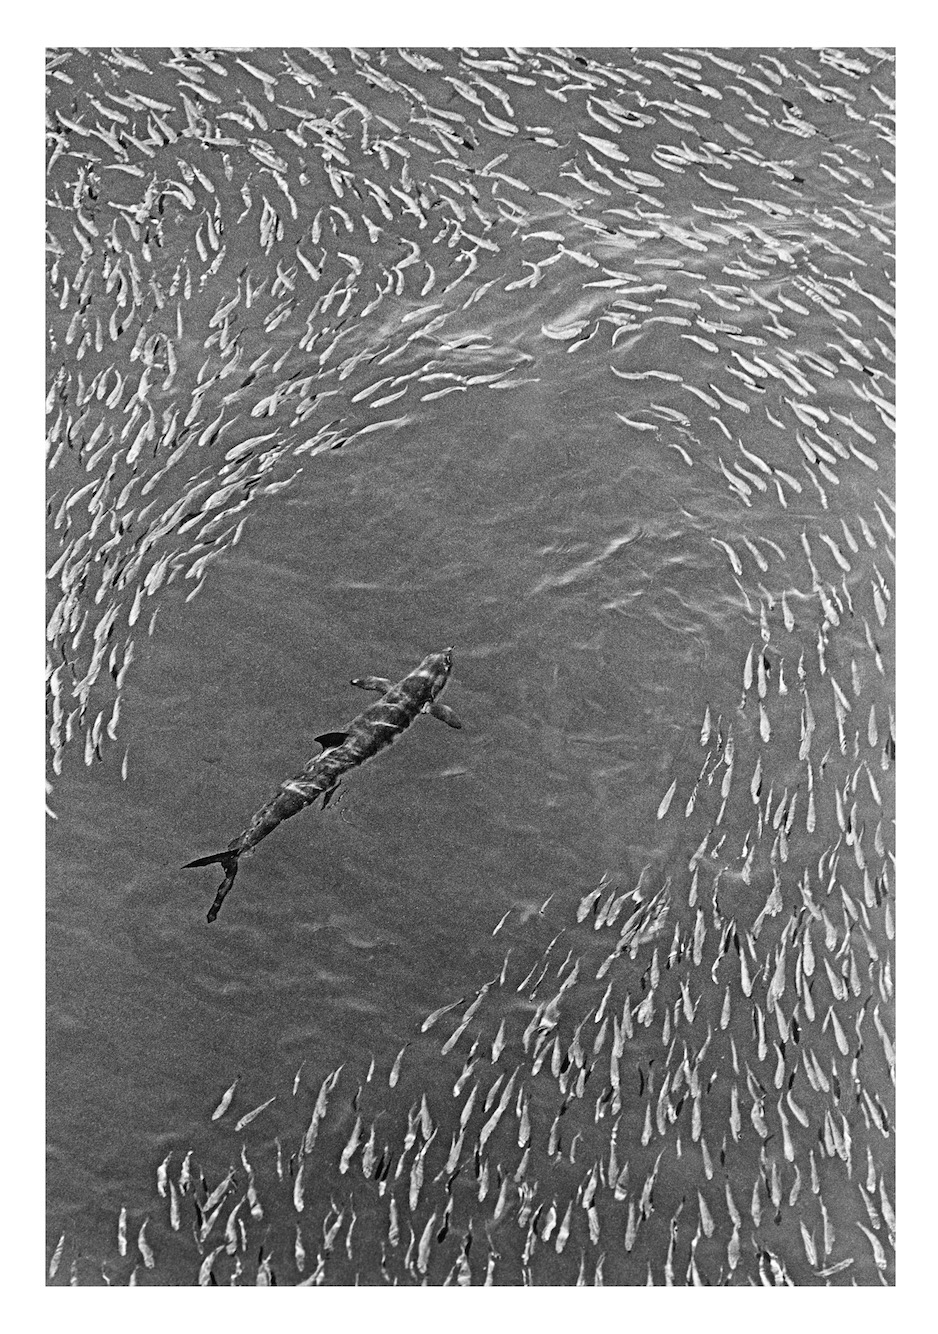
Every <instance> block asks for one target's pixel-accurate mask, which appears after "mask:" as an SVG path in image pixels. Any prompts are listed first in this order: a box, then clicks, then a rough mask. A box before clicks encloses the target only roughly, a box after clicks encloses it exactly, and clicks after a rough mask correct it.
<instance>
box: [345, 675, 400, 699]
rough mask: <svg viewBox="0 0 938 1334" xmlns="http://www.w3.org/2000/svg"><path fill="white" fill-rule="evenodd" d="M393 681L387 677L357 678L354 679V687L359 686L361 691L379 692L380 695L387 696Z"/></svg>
mask: <svg viewBox="0 0 938 1334" xmlns="http://www.w3.org/2000/svg"><path fill="white" fill-rule="evenodd" d="M393 684H394V682H393V681H389V680H388V679H387V677H385V676H355V677H353V678H352V685H353V686H358V687H359V689H360V690H377V691H378V693H379V694H380V695H384V694H386V693H387V692H388V691H389V690H390V689H391V686H392V685H393Z"/></svg>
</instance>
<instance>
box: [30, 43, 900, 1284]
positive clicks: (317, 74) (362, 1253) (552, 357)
mask: <svg viewBox="0 0 938 1334" xmlns="http://www.w3.org/2000/svg"><path fill="white" fill-rule="evenodd" d="M893 63H894V61H893V54H892V53H891V52H889V51H886V50H882V49H873V48H864V49H862V50H856V51H849V52H848V51H842V50H833V49H824V50H810V51H808V50H801V51H779V52H777V53H770V52H761V51H756V52H747V53H741V52H738V51H737V52H718V51H709V50H698V49H694V50H680V51H668V52H650V51H640V50H639V51H618V50H616V51H603V52H598V53H597V52H590V53H585V52H583V53H581V52H576V51H571V50H550V51H547V50H544V51H541V50H538V51H532V50H516V49H511V50H504V51H501V50H500V51H496V52H492V51H480V50H474V49H473V50H460V51H434V52H422V51H412V50H397V51H392V50H381V51H364V50H351V51H341V52H340V51H313V50H302V51H300V50H291V51H273V50H254V51H248V52H241V51H237V52H234V51H218V50H212V51H208V50H188V49H187V50H179V49H172V50H165V51H144V52H129V51H119V50H114V51H110V52H104V51H79V50H67V51H66V50H61V51H56V52H52V53H50V55H49V59H48V79H49V82H48V87H49V96H48V110H47V140H48V144H49V161H48V171H49V187H48V188H49V194H50V197H49V201H48V203H49V215H48V216H49V222H48V251H49V284H50V287H49V290H50V301H51V305H50V322H49V349H50V351H49V366H50V384H49V392H48V404H47V406H48V410H49V416H50V428H49V451H50V453H49V468H50V478H51V481H50V488H51V490H50V496H49V504H48V513H49V518H50V521H51V525H52V528H51V531H52V543H53V559H52V562H51V565H50V569H49V578H50V581H51V585H52V588H53V590H54V591H53V606H52V610H51V616H50V621H49V627H48V643H49V674H48V676H49V718H50V731H49V741H50V757H51V768H52V770H53V773H54V774H58V773H59V772H61V769H62V765H63V760H64V756H65V753H66V748H67V747H69V746H70V745H72V744H74V743H78V744H81V742H82V739H83V745H84V758H85V761H86V763H88V764H93V763H95V762H96V761H97V760H100V759H102V758H103V757H104V756H105V754H106V752H107V748H108V744H109V742H112V743H113V742H115V741H116V740H117V733H118V727H119V717H120V707H121V697H122V690H123V686H124V683H125V680H126V677H127V672H128V669H129V666H130V664H131V662H132V660H133V657H134V652H135V641H136V640H137V639H139V637H140V632H141V627H142V625H143V624H146V626H147V631H148V633H149V634H152V633H153V632H154V623H155V621H156V615H157V612H156V607H157V605H158V603H157V602H156V601H155V600H154V599H156V598H157V595H158V594H159V592H160V590H161V589H163V588H164V587H167V586H169V585H172V584H173V583H174V581H176V580H177V579H178V580H182V581H183V583H184V584H186V583H191V585H192V586H191V590H190V591H188V593H187V595H186V600H187V601H188V600H190V599H192V598H194V597H195V596H196V595H197V594H198V592H199V590H200V589H201V588H202V587H203V585H204V583H205V580H206V579H207V578H210V573H211V572H210V567H211V565H212V563H213V562H214V561H216V560H217V559H218V558H219V556H221V555H222V554H223V553H224V552H226V551H229V550H230V549H231V548H232V547H233V546H234V545H235V544H236V543H237V542H238V540H239V538H240V536H241V533H242V531H243V528H244V525H245V523H246V521H247V517H248V513H249V512H250V509H251V506H252V505H253V504H255V503H256V502H258V501H260V500H262V499H264V498H266V497H270V496H273V495H275V494H276V493H278V492H279V491H281V490H282V489H283V488H285V487H289V486H290V484H291V481H292V480H293V479H294V478H295V477H296V476H297V475H298V473H299V471H300V470H303V469H307V468H309V467H310V466H320V465H319V464H317V465H311V460H312V459H313V458H314V457H315V456H316V455H318V454H321V453H323V452H326V451H329V450H334V449H338V448H340V447H352V448H361V449H372V448H379V447H380V448H383V449H387V448H390V447H392V443H393V437H394V434H395V433H396V432H397V431H399V430H401V428H403V427H405V426H407V425H408V423H410V422H412V421H413V420H414V419H415V418H414V414H416V413H418V412H423V413H426V412H432V411H433V409H432V408H426V407H421V406H419V405H426V404H432V403H433V402H434V400H436V399H438V398H441V397H444V396H449V395H451V394H463V395H467V396H469V395H475V394H488V393H493V392H498V393H509V394H512V393H520V394H522V395H523V393H524V392H525V391H524V386H526V385H528V384H532V383H538V382H543V381H548V380H549V379H550V376H551V373H552V367H556V365H557V358H559V357H566V356H570V355H573V354H575V353H577V352H578V351H579V350H580V349H581V348H584V347H585V346H586V345H587V344H591V350H590V353H589V356H590V366H591V368H592V370H593V371H594V372H595V368H596V366H597V364H598V363H599V362H600V361H602V364H603V365H604V366H605V367H607V368H608V369H607V370H606V371H605V380H604V383H603V385H602V386H601V388H600V391H599V392H597V393H596V395H595V397H596V400H597V401H603V402H605V403H608V405H609V409H610V412H609V416H610V420H613V419H614V420H615V422H616V425H615V428H614V429H616V430H618V431H621V434H622V439H623V443H624V444H628V446H629V447H630V448H632V449H634V450H635V451H646V450H649V449H650V450H651V451H652V452H653V455H654V458H655V463H656V467H658V468H659V469H661V470H662V474H663V475H667V476H670V477H672V478H673V484H674V489H675V495H676V496H678V495H679V496H680V497H681V502H682V503H681V504H678V501H677V499H675V513H676V515H677V514H678V513H681V512H682V513H683V514H684V515H685V516H687V517H689V518H691V519H693V517H694V516H693V515H692V514H689V512H688V510H687V509H684V508H683V506H684V505H692V506H694V508H695V509H699V510H700V512H710V513H712V512H713V511H714V509H717V511H718V512H725V513H726V515H727V522H726V527H725V529H724V530H723V531H722V532H721V534H720V535H719V536H713V535H707V534H706V533H705V535H704V536H703V537H702V538H701V541H700V559H701V562H702V563H707V562H710V563H711V565H712V563H713V562H715V561H725V574H726V579H725V586H726V596H727V598H728V599H735V601H736V602H737V603H738V605H739V606H740V608H741V609H742V610H743V611H744V612H745V615H746V616H747V617H748V621H749V624H750V625H751V627H752V637H751V641H750V642H749V643H747V644H744V645H743V646H742V648H741V651H740V655H739V679H738V681H737V682H735V683H732V682H728V683H727V686H726V696H725V698H721V699H719V700H717V699H714V700H712V701H711V704H710V705H708V707H707V708H706V711H705V714H704V716H703V718H702V719H701V720H700V729H699V738H698V736H695V738H694V741H693V745H697V744H698V740H699V746H700V755H699V760H700V764H699V775H698V777H697V778H696V781H695V782H694V783H693V784H692V785H690V786H689V787H688V789H687V790H683V788H681V790H679V785H680V783H681V781H682V780H680V779H679V778H678V777H675V779H674V781H673V782H672V783H671V784H670V786H668V787H667V789H666V790H665V791H663V792H662V793H661V794H660V800H659V803H658V806H657V818H655V815H654V813H653V814H652V816H651V819H650V824H651V826H653V828H652V829H651V830H650V832H649V843H650V844H651V843H652V842H653V841H654V842H655V843H656V846H658V847H660V848H661V851H660V853H658V854H656V855H655V856H653V857H652V858H650V860H649V862H648V864H647V865H646V866H645V867H644V869H643V870H642V872H641V874H640V875H639V876H638V877H637V879H636V877H634V876H633V877H631V878H630V879H628V880H626V879H621V878H619V877H616V876H614V875H613V876H608V877H605V878H604V879H603V881H602V882H601V883H600V884H599V885H598V886H596V887H595V888H592V889H591V890H590V892H589V893H587V894H586V895H585V897H583V898H582V900H581V902H580V904H579V908H578V909H577V911H576V912H575V920H574V915H573V914H572V912H571V911H570V910H569V909H564V907H563V905H561V904H559V903H556V902H555V903H554V904H553V906H551V905H549V904H547V905H545V906H544V908H543V910H542V912H541V913H540V914H536V915H535V917H534V918H533V919H532V920H531V921H528V922H524V923H523V922H521V921H520V920H518V919H517V915H516V919H515V921H514V922H512V921H511V920H510V917H511V915H510V914H508V915H506V917H508V918H509V920H507V921H505V920H504V919H503V922H501V923H498V925H497V926H496V927H495V931H496V932H500V931H504V933H505V935H504V938H505V939H506V941H510V948H509V949H508V951H507V953H506V955H505V958H504V961H503V964H502V967H501V968H500V970H499V971H498V973H497V974H496V975H495V976H493V977H491V978H490V979H488V980H487V981H485V983H484V984H483V985H482V986H480V988H479V989H478V991H477V992H476V994H475V995H474V996H471V997H470V996H467V997H463V998H461V999H460V1000H459V1001H456V1002H453V1003H452V1004H450V1005H444V1006H443V1008H442V1010H441V1011H440V1012H438V1013H436V1014H434V1015H431V1016H429V1017H428V1019H427V1020H426V1021H425V1023H424V1025H423V1029H422V1030H421V1032H420V1033H416V1034H414V1035H413V1039H412V1041H411V1042H410V1044H409V1045H408V1046H407V1047H405V1048H404V1049H403V1050H402V1051H401V1052H400V1053H398V1054H397V1055H396V1056H395V1055H394V1053H387V1054H385V1055H384V1056H382V1057H380V1058H377V1059H376V1060H374V1061H372V1063H371V1066H370V1067H369V1068H368V1069H367V1070H365V1069H362V1070H355V1069H353V1068H351V1067H344V1068H340V1069H338V1070H333V1071H318V1072H317V1073H316V1076H315V1078H312V1077H311V1074H310V1072H309V1071H308V1070H306V1069H302V1070H301V1071H299V1072H297V1075H296V1077H295V1079H294V1080H293V1082H292V1087H291V1086H289V1085H287V1086H285V1088H284V1089H283V1090H280V1091H279V1092H278V1093H276V1094H275V1095H274V1096H273V1097H272V1098H270V1099H268V1100H265V1101H264V1102H262V1103H261V1105H260V1106H258V1107H255V1108H253V1109H249V1108H244V1109H241V1110H239V1108H238V1106H237V1105H236V1104H237V1103H238V1102H239V1101H240V1099H239V1095H238V1090H237V1081H236V1082H235V1085H232V1087H231V1089H229V1090H228V1092H227V1093H226V1094H225V1096H224V1097H223V1098H222V1100H221V1102H220V1103H219V1104H218V1106H217V1108H216V1112H215V1116H214V1117H213V1118H212V1119H211V1120H209V1118H208V1116H206V1136H205V1141H204V1143H203V1144H201V1145H199V1146H198V1149H197V1150H196V1147H195V1146H191V1147H190V1146H180V1147H179V1149H178V1150H175V1151H173V1152H171V1153H170V1154H169V1155H168V1156H167V1157H166V1158H165V1160H164V1161H163V1162H162V1163H161V1164H160V1165H159V1166H158V1167H157V1165H156V1164H154V1171H155V1179H154V1190H153V1198H152V1202H151V1207H150V1208H149V1209H148V1210H146V1211H142V1212H141V1213H140V1214H139V1216H135V1215H134V1214H132V1213H129V1212H128V1210H127V1209H126V1208H123V1209H121V1211H120V1213H119V1215H118V1216H117V1221H116V1225H115V1250H114V1253H113V1254H110V1255H107V1256H101V1255H97V1254H93V1255H92V1254H89V1253H86V1251H84V1250H83V1249H82V1243H81V1238H80V1237H72V1236H68V1235H63V1237H62V1239H61V1240H60V1241H59V1243H58V1245H57V1246H56V1247H55V1249H54V1251H53V1254H52V1257H51V1262H50V1281H51V1282H69V1281H71V1282H72V1283H91V1282H100V1281H102V1279H103V1280H104V1281H107V1282H118V1283H119V1282H123V1283H126V1282H131V1283H136V1282H155V1281H159V1278H158V1276H159V1274H160V1273H161V1272H172V1273H173V1274H174V1275H175V1276H176V1277H175V1278H174V1281H177V1282H178V1281H180V1279H179V1277H178V1276H179V1275H184V1274H188V1275H189V1278H188V1281H191V1282H194V1283H196V1282H197V1283H199V1284H204V1285H210V1284H216V1283H217V1284H227V1283H236V1284H237V1283H257V1284H264V1283H267V1284H272V1283H274V1282H276V1283H279V1284H285V1283H299V1284H309V1285H316V1284H323V1283H328V1284H352V1283H368V1284H380V1283H388V1284H395V1283H397V1284H432V1285H438V1284H457V1285H463V1284H545V1283H549V1284H553V1285H561V1284H574V1283H578V1284H590V1285H597V1286H598V1285H602V1284H618V1285H623V1284H644V1283H646V1282H647V1283H652V1284H700V1285H712V1284H739V1283H755V1284H759V1283H762V1284H766V1285H784V1284H818V1283H820V1284H823V1283H851V1282H853V1283H858V1284H873V1283H887V1284H888V1283H891V1282H892V1281H893V1278H894V1242H895V1215H894V1206H893V1198H894V1186H893V1172H894V1145H893V1124H892V1119H893V1083H894V1077H895V1053H894V1047H893V1039H892V1038H891V1037H890V1032H891V1030H892V1023H893V1018H892V1016H893V979H892V956H893V938H894V934H895V927H894V907H893V903H894V891H895V885H894V866H893V853H892V833H893V819H892V812H893V790H894V782H893V762H894V757H895V726H894V719H893V712H892V707H891V699H892V693H891V653H892V624H891V613H890V604H891V601H892V592H891V588H890V580H891V566H892V563H893V558H894V557H893V547H892V544H893V541H894V537H895V533H894V527H893V523H894V509H893V502H892V500H891V498H890V494H889V483H890V479H891V476H892V438H891V437H892V432H893V429H894V408H893V404H892V391H893V384H894V380H893V368H894V352H893V349H894V323H893V321H894V309H893V305H892V261H893V252H892V245H893V239H894V226H893V216H892V215H893V190H892V186H893V182H894V177H893V175H892V171H891V166H892V160H893V149H894V134H893V122H894V116H893V111H894V105H895V104H894V101H893V97H892V82H893ZM770 138H771V141H772V144H773V145H774V146H775V147H777V146H778V144H779V143H780V142H783V143H785V144H786V145H790V148H789V151H788V152H787V155H786V156H785V157H768V156H766V155H765V153H764V152H763V151H760V143H761V144H762V145H763V147H764V146H765V145H766V142H767V140H769V139H770ZM249 236H250V237H251V238H253V239H252V240H251V241H250V242H248V241H246V240H245V238H247V237H249ZM235 237H237V244H235V239H234V238H235ZM717 279H719V280H717ZM541 283H544V284H545V290H547V291H549V292H550V299H551V307H552V309H553V310H554V312H555V313H554V314H553V315H552V316H551V318H550V320H549V321H548V322H544V321H543V320H539V326H540V327H533V326H532V323H531V319H530V315H529V314H528V305H527V303H528V301H529V293H530V292H531V291H532V290H533V289H535V288H537V287H538V286H539V285H540V284H541ZM542 295H543V293H539V294H538V297H539V299H540V297H541V296H542ZM483 324H484V325H485V327H486V328H487V329H489V330H498V331H500V336H499V337H498V338H496V337H494V336H493V334H492V333H485V334H481V333H479V332H477V330H478V329H479V327H480V325H483ZM600 349H602V350H600ZM688 353H692V354H693V359H692V361H691V362H690V363H688V360H687V357H688ZM688 365H690V367H691V368H692V373H691V372H689V371H688ZM679 367H680V368H681V371H682V372H683V373H681V371H679ZM602 389H604V390H605V394H603V393H602ZM466 401H467V402H468V399H467V400H466ZM604 429H605V427H604ZM687 478H691V480H692V487H691V489H689V488H688V484H687ZM720 507H722V508H720ZM701 527H702V525H701ZM711 532H712V528H711ZM793 533H794V534H795V538H794V541H793V540H792V534H793ZM609 554H610V552H608V551H604V552H597V553H595V554H593V555H592V556H590V557H588V558H587V559H586V560H585V562H584V563H583V564H582V565H581V566H578V567H576V568H575V569H573V570H570V569H561V568H560V565H559V561H558V565H557V568H556V569H549V570H548V571H547V572H546V573H545V574H544V577H543V581H542V582H543V586H544V587H545V588H547V587H555V588H556V587H560V586H562V585H563V584H564V583H568V582H570V581H572V580H575V579H577V578H578V577H580V576H581V575H582V574H583V573H585V572H586V571H587V570H589V569H590V568H593V567H595V566H596V565H597V564H599V563H600V562H601V561H602V560H604V559H605V558H606V557H607V556H608V555H609ZM535 591H536V590H535ZM608 605H609V606H610V607H611V606H614V598H610V601H609V604H608ZM141 617H143V620H142V621H141ZM138 622H140V624H139V625H138ZM689 744H690V743H689ZM127 762H128V761H127V755H126V753H125V755H124V759H123V763H124V772H125V773H126V765H127ZM656 800H658V798H657V796H656ZM653 809H654V808H653ZM581 888H582V887H581ZM571 893H572V894H573V901H574V902H575V901H576V898H577V896H578V891H577V890H576V889H572V890H571ZM441 999H443V998H441ZM443 1033H445V1036H444V1037H443V1038H442V1041H440V1035H441V1034H443ZM268 1108H270V1109H271V1110H268ZM274 1119H276V1122H277V1124H276V1129H275V1130H273V1129H271V1123H272V1120H274ZM249 1127H250V1130H249ZM181 1281H187V1280H186V1279H185V1278H183V1279H182V1280H181Z"/></svg>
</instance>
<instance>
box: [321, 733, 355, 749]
mask: <svg viewBox="0 0 938 1334" xmlns="http://www.w3.org/2000/svg"><path fill="white" fill-rule="evenodd" d="M348 735H349V734H348V732H323V734H322V735H321V736H317V737H315V738H314V739H315V740H316V741H318V742H319V744H320V745H321V746H322V748H323V750H334V749H335V747H336V746H341V745H342V743H343V742H344V741H347V740H348Z"/></svg>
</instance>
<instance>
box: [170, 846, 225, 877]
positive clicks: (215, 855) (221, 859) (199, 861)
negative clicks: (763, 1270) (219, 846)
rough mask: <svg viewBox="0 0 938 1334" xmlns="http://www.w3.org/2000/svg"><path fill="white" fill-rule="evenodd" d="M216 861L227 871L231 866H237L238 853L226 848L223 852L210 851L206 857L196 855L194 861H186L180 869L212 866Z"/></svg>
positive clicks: (186, 869)
mask: <svg viewBox="0 0 938 1334" xmlns="http://www.w3.org/2000/svg"><path fill="white" fill-rule="evenodd" d="M216 862H218V863H219V865H221V866H223V867H224V868H225V871H226V872H227V871H228V870H229V868H230V867H231V866H237V864H238V854H237V853H236V852H231V851H230V850H229V849H228V848H226V849H225V851H224V852H212V853H209V855H208V856H207V857H196V859H195V861H194V862H186V864H185V866H184V867H183V868H182V869H183V870H184V871H188V870H189V868H190V867H191V866H214V864H215V863H216Z"/></svg>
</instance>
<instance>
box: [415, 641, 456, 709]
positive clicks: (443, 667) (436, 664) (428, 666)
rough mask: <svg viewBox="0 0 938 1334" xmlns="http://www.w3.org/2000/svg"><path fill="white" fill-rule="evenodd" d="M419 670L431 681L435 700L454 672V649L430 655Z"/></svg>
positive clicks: (446, 649)
mask: <svg viewBox="0 0 938 1334" xmlns="http://www.w3.org/2000/svg"><path fill="white" fill-rule="evenodd" d="M417 670H418V671H419V672H420V673H421V674H422V675H425V676H428V677H429V678H430V680H431V683H432V684H431V690H432V694H433V697H434V699H435V698H436V696H437V695H438V694H439V693H440V691H441V690H442V689H443V687H444V686H445V685H446V682H447V680H448V679H449V674H450V672H451V671H452V670H453V650H452V647H450V648H445V649H442V650H441V652H439V653H428V654H427V656H426V657H425V658H424V660H423V662H422V663H421V664H420V666H419V667H418V668H417Z"/></svg>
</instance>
